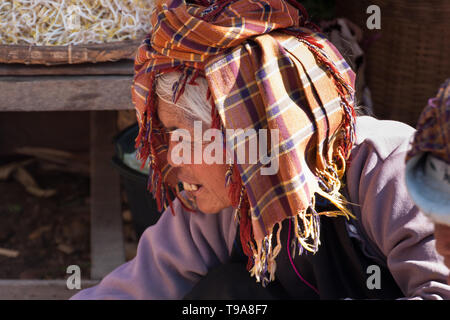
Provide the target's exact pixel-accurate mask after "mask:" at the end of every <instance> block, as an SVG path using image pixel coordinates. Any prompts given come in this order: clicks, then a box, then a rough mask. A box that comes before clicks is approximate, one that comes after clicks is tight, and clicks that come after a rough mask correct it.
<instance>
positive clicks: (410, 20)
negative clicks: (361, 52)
mask: <svg viewBox="0 0 450 320" xmlns="http://www.w3.org/2000/svg"><path fill="white" fill-rule="evenodd" d="M372 4H375V5H378V6H379V7H380V9H381V29H380V30H368V28H367V26H366V21H367V18H368V17H369V14H367V13H366V10H367V7H368V6H370V5H372ZM336 5H337V7H336V12H337V14H338V16H344V17H346V18H348V19H349V20H351V21H352V22H354V23H356V24H357V25H358V26H360V27H361V28H363V30H365V35H366V37H371V36H374V35H375V34H378V35H379V38H377V40H375V41H374V42H373V43H372V44H371V45H370V47H369V49H368V50H367V52H366V59H367V60H366V62H367V72H366V77H367V78H366V80H367V83H368V86H369V88H370V89H371V92H372V100H373V104H374V112H375V115H376V116H377V117H379V118H382V119H391V120H398V121H402V122H406V123H408V124H410V125H412V126H415V125H416V122H417V119H418V117H419V114H420V113H421V112H422V110H423V108H424V107H425V105H426V103H427V100H428V99H429V98H430V97H432V96H434V95H435V94H436V92H437V90H438V88H439V86H440V84H441V83H442V82H444V80H445V79H446V78H448V77H450V58H449V57H450V35H449V30H450V18H449V17H450V1H448V0H415V1H410V0H395V1H392V0H358V1H354V0H336Z"/></svg>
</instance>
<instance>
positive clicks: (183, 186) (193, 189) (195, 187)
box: [178, 181, 202, 195]
mask: <svg viewBox="0 0 450 320" xmlns="http://www.w3.org/2000/svg"><path fill="white" fill-rule="evenodd" d="M178 189H179V191H182V190H185V191H187V192H189V193H190V194H193V195H194V194H196V193H197V192H199V191H200V190H201V189H202V185H201V184H195V183H189V182H186V181H180V182H179V183H178Z"/></svg>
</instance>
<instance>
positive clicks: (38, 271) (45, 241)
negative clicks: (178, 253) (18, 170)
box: [0, 165, 137, 279]
mask: <svg viewBox="0 0 450 320" xmlns="http://www.w3.org/2000/svg"><path fill="white" fill-rule="evenodd" d="M27 170H28V172H29V173H30V174H31V175H32V176H33V178H34V179H35V180H36V182H37V183H38V184H39V186H40V187H42V188H46V189H56V190H57V193H56V194H55V195H54V196H52V197H49V198H43V197H36V196H34V195H31V194H30V193H28V192H27V191H26V190H25V188H24V186H23V185H21V184H20V183H19V182H17V181H15V180H14V179H11V178H9V179H8V180H7V181H0V199H1V200H0V248H3V249H9V250H15V251H18V252H19V255H18V256H17V257H7V256H4V255H1V254H0V279H65V278H66V277H67V273H66V269H67V267H68V266H69V265H72V264H76V265H79V266H80V268H81V275H82V278H84V279H89V278H90V221H89V216H90V211H89V210H90V209H89V177H87V176H86V175H83V174H75V173H66V172H58V171H48V170H42V169H40V168H39V167H38V166H33V165H31V166H27ZM122 189H123V188H122ZM122 193H124V192H122ZM122 208H123V219H124V238H125V248H126V257H127V260H129V259H131V258H133V257H134V255H135V249H136V244H137V243H136V236H135V234H134V229H133V227H132V224H131V214H130V212H129V210H128V205H127V200H126V197H125V195H123V199H122Z"/></svg>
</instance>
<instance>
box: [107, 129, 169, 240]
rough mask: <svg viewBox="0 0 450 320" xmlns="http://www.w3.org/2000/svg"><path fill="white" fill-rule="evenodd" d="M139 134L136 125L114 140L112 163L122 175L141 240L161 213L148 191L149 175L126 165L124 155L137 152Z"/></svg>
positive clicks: (134, 222) (137, 233)
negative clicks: (136, 139)
mask: <svg viewBox="0 0 450 320" xmlns="http://www.w3.org/2000/svg"><path fill="white" fill-rule="evenodd" d="M138 132H139V127H138V125H137V124H135V125H132V126H130V127H128V128H126V129H124V130H123V131H122V132H120V133H119V134H118V135H117V136H116V137H115V138H114V145H115V150H116V152H115V155H114V157H113V158H112V160H111V161H112V164H113V166H114V167H115V168H116V169H117V170H118V171H119V173H120V177H121V180H122V184H123V186H124V188H125V192H126V194H127V198H128V204H129V206H130V211H131V215H132V217H133V224H134V228H135V231H136V235H137V237H138V239H139V238H140V237H141V235H142V233H143V232H144V231H145V229H147V228H148V227H149V226H151V225H153V224H155V223H156V222H157V221H158V220H159V218H160V216H161V212H159V211H158V209H157V205H156V201H155V200H154V199H153V196H152V194H151V193H150V192H149V191H148V190H147V179H148V175H146V174H143V173H141V172H140V171H137V170H135V169H133V168H131V167H129V166H127V165H126V164H125V163H124V154H126V153H131V152H134V151H135V148H134V144H135V142H134V141H135V138H136V137H137V135H138Z"/></svg>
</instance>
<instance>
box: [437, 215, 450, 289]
mask: <svg viewBox="0 0 450 320" xmlns="http://www.w3.org/2000/svg"><path fill="white" fill-rule="evenodd" d="M434 236H435V237H436V250H437V251H438V252H439V254H440V255H442V256H443V257H444V263H445V265H446V266H447V267H448V268H449V269H450V226H447V225H444V224H438V223H437V224H435V225H434ZM447 284H449V285H450V274H449V276H448V278H447Z"/></svg>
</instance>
